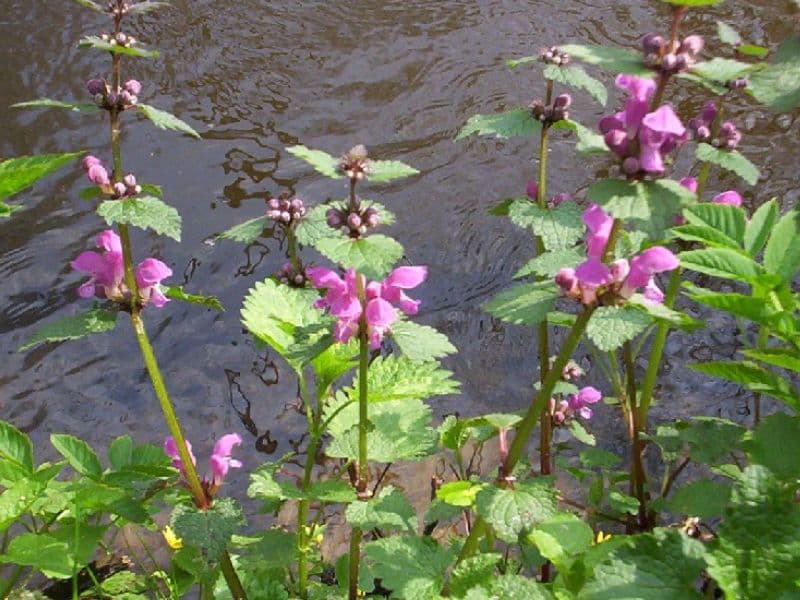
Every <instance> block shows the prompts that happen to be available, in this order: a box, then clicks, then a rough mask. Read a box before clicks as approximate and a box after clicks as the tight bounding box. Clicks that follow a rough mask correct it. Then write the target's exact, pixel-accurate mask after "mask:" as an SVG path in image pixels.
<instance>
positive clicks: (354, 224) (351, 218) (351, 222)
mask: <svg viewBox="0 0 800 600" xmlns="http://www.w3.org/2000/svg"><path fill="white" fill-rule="evenodd" d="M347 225H348V226H349V227H350V229H358V228H359V227H361V217H359V216H358V214H356V213H350V214H349V215H348V217H347Z"/></svg>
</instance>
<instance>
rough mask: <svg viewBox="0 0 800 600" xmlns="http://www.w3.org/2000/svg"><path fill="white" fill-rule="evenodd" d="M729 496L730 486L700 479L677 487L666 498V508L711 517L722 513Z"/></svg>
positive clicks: (688, 514) (681, 513) (674, 511)
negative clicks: (668, 497)
mask: <svg viewBox="0 0 800 600" xmlns="http://www.w3.org/2000/svg"><path fill="white" fill-rule="evenodd" d="M730 497H731V488H730V486H728V485H725V484H723V483H720V482H719V481H711V480H710V479H700V480H698V481H692V482H691V483H687V484H686V485H684V486H681V487H680V488H678V489H677V490H676V491H675V493H674V494H673V495H672V496H671V497H670V499H669V500H668V502H667V508H668V509H669V511H670V512H672V513H675V514H678V515H686V516H689V517H700V518H701V519H711V518H714V517H719V516H721V515H722V513H723V512H724V511H725V507H726V506H727V505H728V500H730Z"/></svg>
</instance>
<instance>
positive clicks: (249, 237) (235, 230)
mask: <svg viewBox="0 0 800 600" xmlns="http://www.w3.org/2000/svg"><path fill="white" fill-rule="evenodd" d="M266 226H267V217H256V218H254V219H250V220H248V221H245V222H244V223H239V224H238V225H234V226H233V227H231V228H230V229H226V230H225V231H223V232H222V233H219V234H217V237H218V238H219V239H221V240H233V241H234V242H241V243H242V244H252V243H253V242H255V241H256V240H257V239H258V238H260V237H261V234H262V233H264V228H265V227H266Z"/></svg>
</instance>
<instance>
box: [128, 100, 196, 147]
mask: <svg viewBox="0 0 800 600" xmlns="http://www.w3.org/2000/svg"><path fill="white" fill-rule="evenodd" d="M136 108H137V110H138V111H139V112H140V113H141V114H142V115H144V116H145V117H146V118H148V119H150V121H152V122H153V125H155V126H156V127H158V128H159V129H171V130H172V131H180V132H181V133H186V134H189V135H190V136H192V137H194V138H197V139H200V134H199V133H197V132H196V131H195V130H194V129H193V128H192V127H191V125H189V124H188V123H185V122H184V121H181V120H180V119H179V118H178V117H176V116H175V115H173V114H172V113H168V112H167V111H165V110H161V109H159V108H156V107H155V106H150V105H148V104H138V105H137V106H136Z"/></svg>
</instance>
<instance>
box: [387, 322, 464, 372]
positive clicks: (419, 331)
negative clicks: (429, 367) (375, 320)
mask: <svg viewBox="0 0 800 600" xmlns="http://www.w3.org/2000/svg"><path fill="white" fill-rule="evenodd" d="M391 336H392V340H393V341H394V343H395V344H396V345H397V347H398V348H399V349H400V352H401V353H402V355H403V356H405V357H406V358H408V359H409V360H412V361H415V362H425V361H430V360H434V359H437V358H442V357H443V356H447V355H448V354H455V352H456V347H455V346H453V344H451V343H450V340H449V339H448V338H447V336H446V335H445V334H443V333H441V332H440V331H437V330H436V329H434V328H433V327H428V326H427V325H420V324H419V323H414V322H413V321H406V320H402V321H397V323H395V324H394V325H392V330H391Z"/></svg>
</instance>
